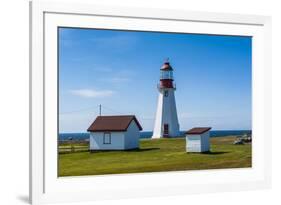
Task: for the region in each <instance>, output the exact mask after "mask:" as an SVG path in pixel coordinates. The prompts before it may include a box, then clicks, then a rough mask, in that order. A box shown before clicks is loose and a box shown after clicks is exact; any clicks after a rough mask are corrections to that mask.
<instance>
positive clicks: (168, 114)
mask: <svg viewBox="0 0 281 205" xmlns="http://www.w3.org/2000/svg"><path fill="white" fill-rule="evenodd" d="M157 88H158V92H159V97H158V104H157V110H156V117H155V124H154V130H153V136H152V138H162V137H176V136H179V122H178V115H177V108H176V100H175V90H176V86H175V84H174V78H173V68H172V66H171V65H170V63H169V61H168V60H167V61H165V62H164V64H163V65H162V67H161V69H160V82H159V84H158V85H157Z"/></svg>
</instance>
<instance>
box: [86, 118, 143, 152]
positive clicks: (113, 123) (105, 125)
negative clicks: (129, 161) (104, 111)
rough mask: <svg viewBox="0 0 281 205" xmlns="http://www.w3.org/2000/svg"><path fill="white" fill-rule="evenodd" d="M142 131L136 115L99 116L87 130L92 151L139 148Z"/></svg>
mask: <svg viewBox="0 0 281 205" xmlns="http://www.w3.org/2000/svg"><path fill="white" fill-rule="evenodd" d="M140 130H142V127H141V125H140V123H139V122H138V120H137V118H136V117H135V116H134V115H115V116H98V117H97V118H96V119H95V121H94V122H93V123H92V124H91V126H90V127H89V128H88V130H87V131H88V132H90V151H95V150H128V149H136V148H139V138H140Z"/></svg>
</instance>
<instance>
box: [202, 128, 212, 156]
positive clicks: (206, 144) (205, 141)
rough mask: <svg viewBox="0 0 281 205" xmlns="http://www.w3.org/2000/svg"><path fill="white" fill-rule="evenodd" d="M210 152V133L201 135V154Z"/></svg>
mask: <svg viewBox="0 0 281 205" xmlns="http://www.w3.org/2000/svg"><path fill="white" fill-rule="evenodd" d="M207 151H210V132H209V131H208V132H205V133H203V134H202V135H201V152H207Z"/></svg>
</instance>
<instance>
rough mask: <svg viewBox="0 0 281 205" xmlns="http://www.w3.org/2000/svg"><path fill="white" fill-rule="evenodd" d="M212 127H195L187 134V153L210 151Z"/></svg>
mask: <svg viewBox="0 0 281 205" xmlns="http://www.w3.org/2000/svg"><path fill="white" fill-rule="evenodd" d="M210 129H211V127H194V128H192V129H191V130H188V131H187V132H186V133H185V137H186V152H208V151H210Z"/></svg>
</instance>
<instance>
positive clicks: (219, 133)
mask: <svg viewBox="0 0 281 205" xmlns="http://www.w3.org/2000/svg"><path fill="white" fill-rule="evenodd" d="M184 132H185V131H181V135H182V136H184ZM251 132H252V131H251V130H212V131H210V137H223V136H230V135H231V136H233V135H244V134H250V133H251ZM151 136H152V131H143V132H141V133H140V138H142V139H145V138H151ZM89 137H90V134H89V133H59V140H60V141H64V140H69V139H73V140H88V139H89Z"/></svg>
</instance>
